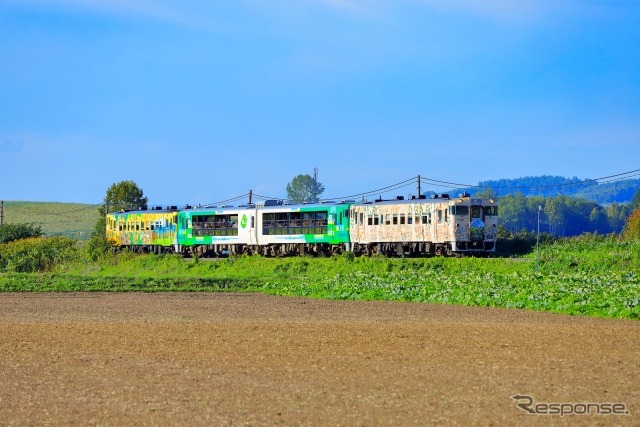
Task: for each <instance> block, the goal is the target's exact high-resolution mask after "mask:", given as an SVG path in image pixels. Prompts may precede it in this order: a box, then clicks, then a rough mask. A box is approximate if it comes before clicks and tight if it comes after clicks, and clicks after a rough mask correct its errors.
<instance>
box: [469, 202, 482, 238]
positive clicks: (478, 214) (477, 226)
mask: <svg viewBox="0 0 640 427" xmlns="http://www.w3.org/2000/svg"><path fill="white" fill-rule="evenodd" d="M469 228H470V231H471V240H482V238H483V234H484V209H483V208H482V206H479V205H472V206H471V223H470V227H469Z"/></svg>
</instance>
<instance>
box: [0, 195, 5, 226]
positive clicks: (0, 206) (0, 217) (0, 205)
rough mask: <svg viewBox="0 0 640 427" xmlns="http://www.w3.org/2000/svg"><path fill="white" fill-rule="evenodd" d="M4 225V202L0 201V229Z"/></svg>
mask: <svg viewBox="0 0 640 427" xmlns="http://www.w3.org/2000/svg"><path fill="white" fill-rule="evenodd" d="M3 224H4V200H0V227H2V225H3Z"/></svg>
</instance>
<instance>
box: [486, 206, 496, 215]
mask: <svg viewBox="0 0 640 427" xmlns="http://www.w3.org/2000/svg"><path fill="white" fill-rule="evenodd" d="M484 214H485V215H488V216H496V215H498V207H497V206H485V207H484Z"/></svg>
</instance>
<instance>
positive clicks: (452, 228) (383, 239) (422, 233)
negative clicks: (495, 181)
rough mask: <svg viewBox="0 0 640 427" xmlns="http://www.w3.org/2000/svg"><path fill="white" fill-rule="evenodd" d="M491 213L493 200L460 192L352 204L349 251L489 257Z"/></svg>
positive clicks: (494, 208) (493, 237)
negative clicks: (452, 196)
mask: <svg viewBox="0 0 640 427" xmlns="http://www.w3.org/2000/svg"><path fill="white" fill-rule="evenodd" d="M497 215H498V207H497V204H496V203H495V201H494V200H492V199H482V198H471V197H469V196H468V195H466V194H464V195H461V197H458V198H455V199H450V198H449V196H448V195H441V196H438V197H436V198H433V199H426V198H420V199H412V200H402V199H401V198H399V199H396V200H387V201H376V202H365V203H355V204H353V205H352V206H351V209H350V240H351V246H352V248H351V249H352V250H353V251H354V252H355V253H356V254H366V255H372V254H384V255H392V256H393V255H396V256H400V255H407V256H415V255H454V254H457V255H459V254H464V253H479V254H483V253H492V252H495V244H496V237H497V231H498V223H497V219H498V217H497Z"/></svg>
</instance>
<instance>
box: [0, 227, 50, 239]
mask: <svg viewBox="0 0 640 427" xmlns="http://www.w3.org/2000/svg"><path fill="white" fill-rule="evenodd" d="M43 234H44V233H43V232H42V228H41V227H40V226H39V225H34V224H3V225H2V226H0V243H9V242H13V241H14V240H20V239H28V238H29V237H40V236H42V235H43Z"/></svg>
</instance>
